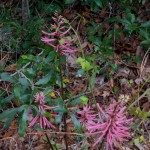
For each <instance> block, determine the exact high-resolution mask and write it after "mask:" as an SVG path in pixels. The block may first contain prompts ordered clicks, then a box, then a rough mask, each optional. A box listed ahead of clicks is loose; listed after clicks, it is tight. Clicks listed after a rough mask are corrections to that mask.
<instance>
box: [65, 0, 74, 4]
mask: <svg viewBox="0 0 150 150" xmlns="http://www.w3.org/2000/svg"><path fill="white" fill-rule="evenodd" d="M74 2H75V0H64V3H65V4H66V5H69V4H72V3H74Z"/></svg>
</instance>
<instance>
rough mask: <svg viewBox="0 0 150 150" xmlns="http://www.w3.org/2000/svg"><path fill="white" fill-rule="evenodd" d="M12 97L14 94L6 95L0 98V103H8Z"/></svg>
mask: <svg viewBox="0 0 150 150" xmlns="http://www.w3.org/2000/svg"><path fill="white" fill-rule="evenodd" d="M13 98H14V94H11V95H9V96H8V97H6V98H4V99H2V100H1V103H9V102H11V100H12V99H13Z"/></svg>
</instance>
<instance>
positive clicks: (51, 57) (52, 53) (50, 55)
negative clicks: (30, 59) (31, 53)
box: [45, 51, 56, 64]
mask: <svg viewBox="0 0 150 150" xmlns="http://www.w3.org/2000/svg"><path fill="white" fill-rule="evenodd" d="M55 56H56V51H51V52H49V54H48V56H47V57H46V58H45V63H46V64H48V63H49V62H51V61H52V60H54V58H55Z"/></svg>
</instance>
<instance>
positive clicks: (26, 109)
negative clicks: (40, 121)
mask: <svg viewBox="0 0 150 150" xmlns="http://www.w3.org/2000/svg"><path fill="white" fill-rule="evenodd" d="M22 108H23V109H24V110H23V114H21V117H20V118H19V131H18V133H19V135H20V136H21V137H22V136H24V134H25V132H26V130H27V120H28V119H29V117H28V114H29V110H30V107H29V106H27V105H24V106H23V107H22Z"/></svg>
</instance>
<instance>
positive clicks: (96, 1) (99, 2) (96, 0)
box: [94, 0, 103, 8]
mask: <svg viewBox="0 0 150 150" xmlns="http://www.w3.org/2000/svg"><path fill="white" fill-rule="evenodd" d="M94 2H95V3H96V5H97V6H99V7H100V8H102V7H103V6H102V2H101V0H94Z"/></svg>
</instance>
